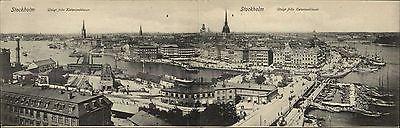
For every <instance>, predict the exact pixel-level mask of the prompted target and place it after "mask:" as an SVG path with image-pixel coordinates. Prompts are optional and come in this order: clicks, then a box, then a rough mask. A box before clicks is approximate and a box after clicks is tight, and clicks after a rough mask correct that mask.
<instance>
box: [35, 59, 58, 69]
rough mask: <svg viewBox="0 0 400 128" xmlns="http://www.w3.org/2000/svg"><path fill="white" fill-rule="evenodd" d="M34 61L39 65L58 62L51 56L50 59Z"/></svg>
mask: <svg viewBox="0 0 400 128" xmlns="http://www.w3.org/2000/svg"><path fill="white" fill-rule="evenodd" d="M33 63H35V64H36V65H37V66H39V67H40V66H44V65H50V64H56V61H54V60H53V59H51V58H49V59H45V60H38V61H33Z"/></svg>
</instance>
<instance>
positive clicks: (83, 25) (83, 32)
mask: <svg viewBox="0 0 400 128" xmlns="http://www.w3.org/2000/svg"><path fill="white" fill-rule="evenodd" d="M81 34H82V38H86V28H85V20H83V21H82V33H81Z"/></svg>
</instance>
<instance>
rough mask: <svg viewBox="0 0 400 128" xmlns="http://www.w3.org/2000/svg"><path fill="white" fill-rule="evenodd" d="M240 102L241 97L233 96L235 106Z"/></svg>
mask: <svg viewBox="0 0 400 128" xmlns="http://www.w3.org/2000/svg"><path fill="white" fill-rule="evenodd" d="M241 100H242V97H241V96H239V95H236V96H235V104H238V103H240V101H241Z"/></svg>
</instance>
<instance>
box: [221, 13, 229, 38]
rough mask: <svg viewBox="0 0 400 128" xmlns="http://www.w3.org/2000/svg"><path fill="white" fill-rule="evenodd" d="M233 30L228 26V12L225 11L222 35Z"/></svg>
mask: <svg viewBox="0 0 400 128" xmlns="http://www.w3.org/2000/svg"><path fill="white" fill-rule="evenodd" d="M230 32H231V30H230V29H229V26H228V11H227V10H225V24H224V27H223V28H222V33H230Z"/></svg>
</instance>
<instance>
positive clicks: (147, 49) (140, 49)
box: [133, 45, 159, 59]
mask: <svg viewBox="0 0 400 128" xmlns="http://www.w3.org/2000/svg"><path fill="white" fill-rule="evenodd" d="M133 50H134V52H133V53H134V58H143V59H156V58H158V55H159V54H158V47H157V46H154V45H139V46H135V47H134V48H133Z"/></svg>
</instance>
